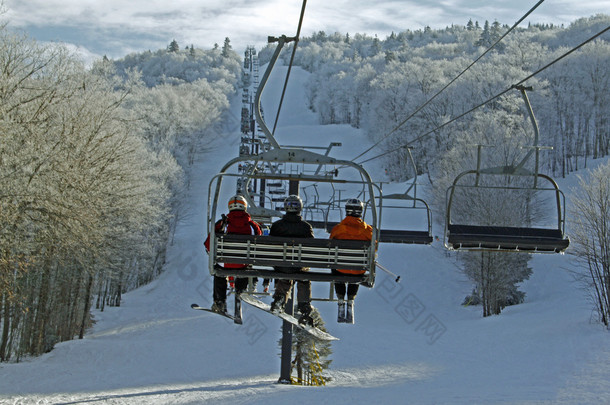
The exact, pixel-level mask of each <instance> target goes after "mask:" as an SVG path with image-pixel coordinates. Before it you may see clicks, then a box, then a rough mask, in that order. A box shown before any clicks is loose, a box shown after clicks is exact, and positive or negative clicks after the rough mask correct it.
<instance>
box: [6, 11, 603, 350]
mask: <svg viewBox="0 0 610 405" xmlns="http://www.w3.org/2000/svg"><path fill="white" fill-rule="evenodd" d="M609 25H610V16H606V15H597V16H593V17H590V18H582V19H579V20H577V21H575V22H573V23H572V24H570V25H569V26H568V27H563V26H561V27H560V26H554V25H530V26H529V27H527V28H519V29H517V30H515V31H514V32H512V33H511V34H510V35H508V36H506V38H504V39H502V41H501V42H499V43H497V44H496V45H495V46H494V47H493V48H492V49H491V51H490V52H489V53H488V54H486V55H485V57H484V58H482V59H481V60H480V61H479V63H477V64H474V65H473V66H472V67H471V68H469V65H470V64H471V63H472V61H473V60H475V59H476V58H477V57H479V56H480V55H481V54H483V52H485V51H486V50H488V49H489V48H490V47H491V46H492V45H494V43H495V42H496V41H497V40H498V39H499V38H500V37H501V35H503V34H504V33H505V32H506V31H507V30H508V26H507V25H502V24H500V23H498V22H494V23H491V24H490V23H488V22H484V24H482V26H481V24H479V22H472V21H468V22H467V23H466V24H465V25H464V26H459V25H454V26H451V27H447V28H445V29H441V30H434V29H430V28H425V29H423V30H416V31H411V30H405V31H402V32H398V33H392V34H391V35H390V36H388V37H387V38H385V39H379V38H377V37H370V36H367V35H363V34H357V33H356V34H340V33H333V34H326V33H324V32H318V33H316V34H315V35H312V36H311V37H305V38H302V39H301V40H300V41H299V44H298V51H297V53H296V57H295V64H296V65H298V66H301V67H302V68H303V69H306V70H307V71H309V72H310V73H311V76H310V82H309V84H308V91H307V94H306V102H307V103H308V105H309V108H311V109H312V110H313V111H315V112H316V113H317V114H318V116H319V120H320V124H349V125H352V126H354V127H356V128H361V129H362V130H363V131H365V132H366V133H367V134H368V136H369V137H370V139H371V142H372V143H375V144H377V146H378V148H377V149H375V150H374V152H373V154H374V155H377V156H373V158H375V157H377V158H382V159H384V165H385V166H386V167H387V170H388V172H389V173H391V176H392V178H394V179H395V180H398V181H402V180H405V179H406V178H409V177H411V176H412V175H413V173H410V172H409V171H408V165H407V162H405V159H404V156H402V155H401V154H400V150H401V149H402V148H401V146H407V145H408V146H412V147H413V154H414V156H415V161H416V163H417V171H418V172H419V174H425V176H426V177H427V178H428V180H429V181H430V183H431V184H432V186H433V188H434V189H435V190H438V192H435V195H434V196H433V199H434V207H435V210H436V211H441V210H442V206H443V202H442V199H443V197H442V196H441V194H442V192H441V191H440V190H444V189H446V186H447V183H448V182H449V181H450V179H451V178H452V176H455V174H457V173H458V172H460V171H462V170H465V169H466V168H467V167H468V166H469V165H470V164H471V163H472V157H473V156H474V153H475V150H474V149H473V148H472V147H471V145H474V144H494V148H495V149H494V152H493V153H488V154H486V159H487V160H486V163H489V164H497V165H504V164H510V163H514V162H515V161H517V160H518V159H519V158H520V156H522V155H521V154H520V153H519V150H518V149H517V148H518V146H524V147H527V146H531V141H530V139H531V124H530V122H529V121H528V120H527V116H526V113H525V111H524V105H523V101H522V99H521V95H520V94H519V92H518V91H516V90H512V91H508V92H506V93H504V94H503V95H502V96H501V97H495V96H496V95H497V94H499V93H501V92H503V91H504V90H505V89H510V87H511V86H512V85H513V84H516V83H518V82H520V81H521V80H522V79H523V78H526V77H528V76H530V75H531V74H532V73H534V72H537V71H539V70H540V69H541V68H543V67H545V66H546V65H548V64H549V63H551V62H553V61H555V60H556V59H557V58H559V57H561V56H562V55H564V54H566V52H569V51H570V50H571V49H573V48H574V47H576V46H579V45H580V44H582V43H583V41H586V40H587V39H588V38H591V37H592V36H593V35H595V34H596V33H598V32H600V31H602V30H604V29H607V27H608V26H609ZM0 36H1V40H2V41H1V44H0V68H1V71H0V97H1V100H2V103H1V104H0V125H1V127H2V130H1V132H0V133H1V134H2V135H0V136H1V137H2V142H1V143H0V177H1V178H2V180H3V188H2V193H1V194H0V224H2V225H1V226H0V319H1V321H0V361H9V360H10V361H19V360H20V359H21V358H22V357H23V356H27V355H39V354H41V353H44V352H47V351H49V350H51V349H52V348H53V346H54V344H56V343H57V342H61V341H65V340H69V339H73V338H75V337H77V336H78V337H80V338H82V337H83V335H84V334H85V332H86V330H87V328H89V327H90V326H91V324H92V316H91V309H92V308H93V307H95V308H99V309H101V310H103V308H104V306H105V305H112V306H118V305H120V302H121V294H122V293H124V292H126V291H129V290H132V289H134V288H137V287H139V286H141V285H144V284H146V283H148V282H150V281H151V280H153V279H155V278H156V277H157V276H158V275H159V274H160V272H162V271H163V265H164V254H165V249H166V247H167V245H168V244H170V243H172V234H173V233H172V232H173V229H174V226H175V224H176V222H177V221H179V220H180V219H181V217H182V216H183V215H185V213H184V212H183V211H182V210H181V206H180V202H181V200H182V198H181V197H182V196H183V194H184V193H185V190H186V189H187V188H188V182H189V175H190V173H189V167H190V165H191V164H192V162H193V160H194V159H195V158H196V157H197V156H198V155H200V154H201V153H202V152H205V148H206V143H207V141H206V140H209V139H210V138H211V137H222V136H225V135H229V134H227V133H226V132H225V128H226V127H225V125H226V123H227V122H228V121H229V119H230V118H229V117H228V108H229V100H230V98H231V97H232V96H234V95H236V94H237V92H238V90H239V89H240V86H242V80H243V78H242V70H241V56H240V55H239V54H238V53H237V52H236V51H235V50H233V49H232V47H231V44H230V40H229V38H226V39H225V42H224V44H223V45H222V46H218V45H214V46H213V48H212V49H207V50H203V49H199V48H196V47H194V46H193V45H186V46H182V45H180V44H178V43H177V42H176V41H175V40H173V41H171V42H170V41H169V40H168V46H167V48H165V49H160V50H157V51H143V52H139V53H134V54H130V55H126V56H125V57H124V58H122V59H119V60H109V59H107V58H103V59H101V60H99V61H97V62H95V63H94V65H93V66H91V67H85V66H84V65H83V63H82V61H80V60H79V59H78V58H77V56H76V55H73V54H70V53H69V52H68V51H67V50H66V49H65V48H62V47H60V46H55V45H54V46H49V45H42V44H38V43H36V42H35V41H33V40H32V39H30V38H27V37H26V36H23V35H20V34H17V33H15V32H12V31H11V30H9V29H8V28H7V26H6V25H3V26H2V27H1V28H0ZM609 39H610V38H609V36H608V34H605V35H603V36H600V37H598V38H596V39H595V40H593V41H590V42H588V43H586V44H584V45H583V46H582V47H580V48H579V49H578V51H577V52H574V53H573V54H571V55H569V57H566V58H564V59H561V60H560V61H558V62H556V63H554V64H553V65H552V66H550V67H548V68H546V69H543V70H541V71H540V72H539V73H537V74H536V75H535V76H533V77H532V78H531V79H530V80H528V81H527V82H526V83H525V84H526V85H527V86H531V87H532V89H533V90H532V91H530V92H529V93H528V94H529V96H530V99H531V104H532V106H533V110H534V112H535V115H536V118H537V121H538V123H539V126H540V134H541V139H540V145H541V146H545V147H552V149H550V148H549V149H544V150H542V152H541V161H540V168H541V170H542V171H544V172H546V173H548V174H550V175H552V176H559V177H562V176H566V175H567V174H569V173H571V172H573V171H576V170H578V169H581V168H583V167H586V166H587V162H588V161H589V160H590V159H597V158H601V157H604V156H607V155H608V152H609V148H610V122H609V114H610V112H609V110H608V108H607V105H608V102H609V101H610V100H609V98H610V68H609V67H608V66H610V43H609ZM273 49H274V48H273V47H272V46H267V47H265V48H263V49H261V50H260V51H259V58H260V62H261V65H262V64H264V63H265V62H266V61H268V60H269V57H270V55H271V53H272V51H273ZM283 55H284V56H285V58H286V59H285V63H286V64H287V63H288V57H289V55H290V52H289V51H286V52H284V53H283ZM467 68H468V69H467ZM465 69H466V70H465ZM461 72H463V75H461V76H460V77H459V80H456V81H455V82H454V83H453V82H452V80H453V79H454V78H455V77H456V76H458V75H459V74H460V73H461ZM447 85H449V86H447ZM445 86H447V87H446V89H445V90H444V91H440V90H441V89H443V88H444V87H445ZM489 99H492V101H491V102H486V100H489ZM430 100H431V101H430ZM482 103H484V105H483V106H482V107H481V108H479V109H477V110H476V111H473V112H472V113H471V114H466V115H464V116H463V117H461V118H460V119H459V120H456V121H455V122H452V123H451V125H446V126H444V125H445V124H447V123H449V122H450V121H452V120H454V119H455V118H456V117H460V116H461V115H463V114H464V113H465V112H467V111H469V110H470V109H472V108H473V107H474V106H476V105H479V104H482ZM424 105H425V106H424ZM421 106H424V107H421ZM391 151H396V152H391ZM364 158H371V157H370V156H364V157H363V159H364ZM601 177H602V178H603V176H601ZM593 194H594V193H593ZM593 198H595V195H593ZM505 210H506V215H505V216H504V218H503V219H504V220H506V221H510V220H513V219H514V217H515V215H514V211H511V210H519V207H518V206H517V205H515V204H510V201H506V207H505ZM511 213H513V214H511ZM535 214H536V213H535V212H533V211H532V212H530V213H529V215H531V216H532V217H533V216H535ZM464 215H466V214H464ZM436 217H437V218H438V217H441V218H442V215H437V216H436ZM525 221H532V218H525ZM606 243H609V242H608V241H606ZM607 246H610V243H609V245H607ZM586 254H588V253H587V252H586V251H585V252H583V255H585V256H583V257H586ZM482 259H485V263H486V264H485V265H483V264H482V263H483V260H482ZM527 260H528V259H527V256H522V255H519V256H513V257H511V258H504V257H500V256H498V255H496V254H489V255H487V256H485V257H484V258H483V257H481V256H480V255H479V256H477V257H473V258H471V259H468V258H466V259H465V260H464V261H463V267H464V271H465V272H466V273H467V274H468V272H470V273H471V275H472V280H473V284H474V285H475V290H476V294H475V295H477V296H478V297H479V298H483V300H484V301H485V302H486V304H485V305H484V313H485V315H489V314H496V313H500V311H501V309H502V308H503V307H504V306H506V305H509V304H511V303H516V302H519V301H520V300H522V298H523V296H522V294H520V292H519V291H518V290H517V285H518V283H519V282H520V281H522V280H524V279H526V278H527V277H528V275H529V273H530V272H531V270H529V269H528V267H527ZM507 261H509V263H507ZM605 265H607V263H606V264H605ZM502 268H505V269H508V268H512V269H515V268H517V269H520V271H513V272H511V273H510V274H498V273H497V272H498V269H502ZM483 270H485V271H487V272H488V274H487V275H486V273H485V271H483ZM498 280H500V281H498ZM496 281H497V282H498V283H500V284H498V285H502V286H503V287H502V288H501V289H497V288H496V289H489V290H485V288H487V287H488V286H490V285H491V284H493V282H496ZM602 312H603V311H602ZM605 319H606V320H607V319H608V318H607V317H606V318H605Z"/></svg>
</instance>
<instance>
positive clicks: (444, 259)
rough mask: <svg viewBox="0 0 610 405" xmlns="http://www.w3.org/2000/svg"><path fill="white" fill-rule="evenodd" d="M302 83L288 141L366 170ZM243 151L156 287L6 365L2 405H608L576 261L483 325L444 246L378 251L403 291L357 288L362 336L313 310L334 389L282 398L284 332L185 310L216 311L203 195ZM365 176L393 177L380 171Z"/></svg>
mask: <svg viewBox="0 0 610 405" xmlns="http://www.w3.org/2000/svg"><path fill="white" fill-rule="evenodd" d="M284 72H285V68H282V67H280V68H277V70H276V71H275V73H274V75H272V82H271V83H270V84H269V85H268V87H267V89H266V90H265V94H264V96H265V98H264V100H263V102H264V103H265V104H264V105H270V106H275V105H277V99H278V94H279V91H280V89H281V85H282V83H283V76H282V74H283V73H284ZM306 76H307V73H305V72H304V71H302V70H300V69H299V68H295V69H293V71H292V76H291V82H290V86H289V89H288V93H287V95H286V98H285V100H284V106H283V110H282V114H281V116H280V120H279V127H278V130H277V139H278V141H279V142H280V144H284V145H294V144H303V143H304V142H310V143H311V144H312V145H313V144H315V145H328V142H330V141H339V142H342V143H343V147H341V148H339V149H336V150H333V155H336V156H337V157H340V158H352V157H354V156H356V155H357V154H358V153H359V152H361V151H362V150H363V149H364V148H365V147H366V146H367V145H370V142H369V141H368V140H367V139H366V138H365V136H364V134H363V133H362V132H361V131H358V130H356V129H353V128H350V127H348V126H345V125H332V126H331V125H328V126H319V125H317V120H316V117H315V115H314V114H313V113H311V112H309V111H307V109H306V105H305V100H304V96H303V90H302V85H303V83H304V81H305V79H306ZM239 99H240V97H237V98H236V102H235V103H234V108H235V110H236V115H235V116H236V117H238V116H239V114H238V112H239V108H240V107H241V106H240V104H239ZM271 110H272V108H270V107H268V108H267V111H266V113H267V114H269V116H267V122H270V123H272V122H273V117H272V114H271V113H270V111H271ZM234 124H235V123H234ZM238 142H239V133H238V126H237V125H234V128H231V130H228V131H227V133H225V134H220V135H219V137H218V139H217V141H216V143H215V144H214V145H212V146H213V149H214V150H213V151H211V152H209V153H208V154H206V155H203V156H200V158H199V161H198V162H197V163H196V165H195V167H194V168H193V179H192V181H191V187H190V195H189V203H188V204H189V207H190V215H188V216H186V218H185V219H183V220H182V222H181V223H180V224H179V226H178V230H177V233H176V239H175V241H174V244H173V245H172V246H171V247H170V249H169V253H168V260H167V266H166V271H165V272H164V273H163V274H162V275H161V277H160V278H159V279H158V280H156V281H154V282H153V283H151V284H149V285H147V286H145V287H143V288H140V289H138V290H136V291H133V292H130V293H128V294H125V295H124V297H123V298H124V299H123V303H122V305H121V307H118V308H111V307H106V309H105V310H104V311H103V312H100V311H98V310H94V316H95V320H96V324H95V326H94V328H93V329H92V330H91V331H90V332H89V333H88V334H87V335H86V337H85V338H84V339H82V340H73V341H69V342H64V343H61V344H58V345H57V346H56V347H55V349H54V350H53V351H51V352H50V353H48V354H45V355H43V356H40V357H37V358H29V359H26V360H25V361H23V362H21V363H17V364H6V363H2V364H0V403H11V404H13V403H28V404H29V403H42V404H47V403H49V404H50V403H52V404H59V403H62V404H68V403H108V404H144V403H146V404H151V403H152V404H199V403H228V402H231V403H248V404H250V403H252V404H257V403H264V404H283V403H293V404H294V403H296V404H300V403H330V404H352V403H369V402H373V401H374V402H375V403H410V404H600V403H610V379H609V377H610V361H609V360H610V341H609V340H608V336H607V331H606V330H605V329H604V328H603V327H601V326H600V325H599V324H596V323H594V322H593V320H594V313H593V312H592V307H591V305H590V303H589V302H588V300H587V295H586V293H585V292H584V291H582V290H581V289H580V288H579V286H578V285H577V284H575V283H574V282H573V280H572V276H571V273H570V271H571V270H573V269H574V267H575V266H576V264H575V262H574V260H573V258H571V256H570V255H569V254H567V255H535V257H534V259H533V260H532V262H531V263H532V267H533V269H534V273H533V275H532V277H531V278H530V280H528V281H526V282H525V283H524V284H523V286H522V290H524V291H525V292H526V293H527V297H526V302H525V303H524V304H522V305H518V306H514V307H509V308H506V309H505V310H504V311H503V313H502V314H501V315H500V316H492V317H488V318H482V315H481V312H482V311H481V308H480V307H464V306H461V303H462V301H463V298H464V297H465V296H466V295H467V294H469V293H470V291H471V289H472V286H471V284H470V283H469V282H468V281H467V280H466V279H465V277H464V276H463V275H462V274H461V273H460V272H459V270H458V268H457V266H456V255H455V253H449V252H447V251H446V250H445V249H444V248H443V247H442V244H441V243H440V242H435V243H433V244H432V245H431V246H411V245H390V244H385V245H382V246H380V248H379V261H380V263H381V264H383V265H384V266H385V267H387V268H388V269H390V270H391V271H393V272H395V273H398V274H400V275H401V282H400V283H398V284H397V283H395V282H394V281H393V277H391V276H389V275H387V274H385V273H383V272H379V273H378V277H377V283H376V286H375V288H374V289H372V290H369V289H366V288H361V290H360V293H359V295H358V298H357V300H356V308H355V309H356V313H355V315H356V322H357V323H356V324H355V325H347V324H337V323H336V322H335V319H336V305H335V304H334V303H328V302H316V303H315V305H316V307H318V309H319V310H320V312H321V314H322V316H323V318H324V319H325V320H326V327H327V329H328V331H329V332H330V333H331V334H333V335H335V336H337V337H338V338H340V339H341V340H340V341H337V342H334V343H333V345H332V348H333V354H332V356H331V358H332V360H333V362H332V364H331V366H330V369H329V371H328V374H330V375H331V376H332V378H333V380H332V381H331V382H329V384H328V385H327V386H325V387H298V386H288V385H282V384H276V381H277V379H278V377H279V370H280V358H279V346H278V340H279V338H280V336H281V333H280V326H281V323H280V321H279V320H278V319H277V318H275V317H273V316H271V315H268V314H266V313H263V312H261V311H258V310H256V309H254V308H252V307H248V306H244V321H245V323H244V325H242V326H237V325H234V324H233V323H232V322H231V321H230V320H227V319H225V318H222V317H219V316H217V315H214V314H210V313H207V312H203V311H201V312H200V311H193V310H191V309H190V308H189V306H190V304H191V303H193V302H197V303H199V304H200V305H203V306H205V305H210V304H211V296H212V280H211V277H210V276H209V273H208V270H207V261H206V259H207V256H206V255H205V253H204V252H203V247H202V243H203V238H204V236H205V235H204V234H205V230H204V229H205V207H206V206H207V190H208V183H209V181H210V178H211V176H212V175H213V174H215V172H216V170H218V169H219V168H220V167H221V166H222V165H223V163H225V161H226V160H228V159H229V158H230V157H231V156H235V154H236V152H237V148H238ZM370 164H371V166H367V168H368V169H369V170H370V172H371V173H372V174H373V177H375V178H377V179H378V180H379V179H382V173H383V171H382V170H381V168H380V167H375V166H374V165H375V164H378V163H376V162H375V161H372V162H370ZM574 184H575V179H574V178H570V179H566V180H565V181H561V182H560V186H561V187H562V188H563V189H564V191H566V194H567V195H568V196H569V189H570V187H571V186H573V185H574ZM394 188H396V189H397V190H392V191H398V192H400V191H404V190H402V189H400V188H401V187H400V186H395V187H394ZM202 207H203V208H202ZM440 232H441V231H440V230H438V229H435V230H434V233H435V234H440ZM314 295H317V296H322V297H323V296H327V295H328V286H327V285H326V284H320V283H316V284H315V285H314ZM229 304H231V300H230V301H229Z"/></svg>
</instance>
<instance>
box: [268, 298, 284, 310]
mask: <svg viewBox="0 0 610 405" xmlns="http://www.w3.org/2000/svg"><path fill="white" fill-rule="evenodd" d="M285 301H286V297H280V296H277V295H274V296H273V302H272V303H271V312H276V313H278V312H284V305H286V302H285Z"/></svg>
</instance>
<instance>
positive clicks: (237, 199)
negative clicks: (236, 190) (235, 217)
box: [229, 194, 248, 211]
mask: <svg viewBox="0 0 610 405" xmlns="http://www.w3.org/2000/svg"><path fill="white" fill-rule="evenodd" d="M247 209H248V202H247V201H246V199H245V198H244V197H243V196H241V195H239V194H238V195H235V196H233V197H231V199H230V200H229V211H245V210H247Z"/></svg>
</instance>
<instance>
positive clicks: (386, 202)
mask: <svg viewBox="0 0 610 405" xmlns="http://www.w3.org/2000/svg"><path fill="white" fill-rule="evenodd" d="M411 149H412V148H411V147H407V148H406V150H407V153H408V156H409V161H410V162H411V164H412V167H413V173H414V176H413V179H412V181H411V182H410V184H409V186H408V187H407V190H406V191H405V192H404V193H393V194H384V195H383V196H382V197H381V198H380V202H379V207H380V208H379V209H380V212H387V211H388V210H394V209H397V210H400V211H401V212H406V211H415V210H419V211H423V212H424V215H425V220H426V224H427V225H426V228H425V229H422V230H414V229H381V230H380V231H379V242H382V243H383V242H385V243H408V244H418V245H429V244H431V243H432V240H433V238H432V212H431V210H430V207H429V206H428V203H426V201H424V200H423V199H421V198H418V197H417V168H416V166H415V161H414V160H413V155H412V153H411Z"/></svg>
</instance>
